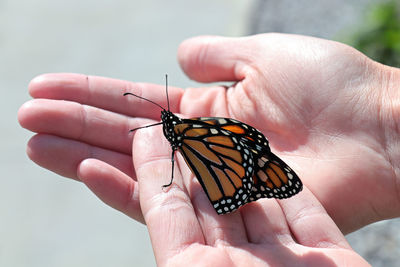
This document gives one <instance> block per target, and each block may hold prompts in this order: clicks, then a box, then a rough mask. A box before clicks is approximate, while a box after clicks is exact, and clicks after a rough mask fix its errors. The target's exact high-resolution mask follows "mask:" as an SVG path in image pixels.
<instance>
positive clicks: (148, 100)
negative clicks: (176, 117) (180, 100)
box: [124, 93, 169, 110]
mask: <svg viewBox="0 0 400 267" xmlns="http://www.w3.org/2000/svg"><path fill="white" fill-rule="evenodd" d="M126 95H133V96H136V97H137V98H140V99H143V100H146V101H147V102H150V103H153V104H154V105H156V106H159V107H160V108H161V109H163V110H165V108H163V107H162V106H160V105H159V104H157V103H156V102H154V101H151V100H150V99H147V98H144V97H141V96H138V95H135V94H132V93H125V94H124V96H126ZM168 110H169V103H168Z"/></svg>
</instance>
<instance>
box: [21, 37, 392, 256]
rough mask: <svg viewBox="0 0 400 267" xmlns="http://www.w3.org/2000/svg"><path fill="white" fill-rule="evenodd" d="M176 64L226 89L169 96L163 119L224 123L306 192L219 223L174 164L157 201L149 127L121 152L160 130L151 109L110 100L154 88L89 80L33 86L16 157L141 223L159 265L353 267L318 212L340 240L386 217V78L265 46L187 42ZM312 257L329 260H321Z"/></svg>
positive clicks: (162, 152)
mask: <svg viewBox="0 0 400 267" xmlns="http://www.w3.org/2000/svg"><path fill="white" fill-rule="evenodd" d="M178 55H179V60H180V62H181V65H182V67H183V69H184V71H185V72H186V73H187V74H188V76H190V77H191V78H193V79H195V80H198V81H202V82H214V81H233V82H236V83H235V84H234V85H232V86H231V87H228V88H225V87H221V86H213V87H208V88H202V89H199V88H189V89H187V90H185V91H183V90H182V89H179V88H170V91H169V97H170V105H171V111H173V112H175V113H179V114H181V115H182V116H184V117H194V116H223V117H233V118H236V119H238V120H240V121H243V122H246V123H248V124H250V125H252V126H254V127H256V128H258V129H259V130H261V131H262V132H263V133H264V134H265V136H266V137H267V138H268V139H269V141H270V144H271V147H272V150H273V151H274V152H275V153H276V154H278V155H279V156H280V157H282V158H283V159H284V160H285V162H287V163H288V164H289V165H290V166H291V167H292V168H293V169H294V170H295V171H296V172H297V173H298V175H299V176H300V178H301V179H302V180H303V182H304V184H305V185H306V186H307V187H308V188H309V189H310V191H311V192H312V193H311V192H310V191H309V190H308V189H306V190H304V192H302V193H301V194H299V195H298V196H295V197H293V198H291V199H289V200H286V201H279V202H278V201H275V200H260V201H257V202H256V203H251V204H248V205H246V206H245V207H243V208H242V209H241V210H240V212H236V213H233V214H229V215H225V216H218V215H216V214H215V212H214V211H213V209H212V207H211V205H210V204H209V203H208V201H207V198H206V196H205V194H204V192H202V191H201V188H200V186H199V184H198V182H197V181H196V179H195V178H194V177H193V176H192V175H191V174H190V172H189V171H188V169H187V167H186V166H185V164H184V163H183V162H182V159H181V158H178V164H177V165H178V166H177V169H176V170H175V175H176V177H175V180H174V184H173V185H172V187H171V188H170V189H169V190H164V191H163V190H162V189H161V185H162V184H165V183H167V182H168V181H169V178H170V177H169V175H170V166H171V165H170V164H171V163H170V148H169V146H168V143H167V141H166V140H164V138H163V137H162V132H161V130H160V127H153V128H149V129H145V130H141V131H138V132H137V133H136V134H135V137H134V138H133V149H132V148H131V147H132V146H131V141H132V136H129V135H128V134H127V132H128V130H129V129H131V128H135V127H138V126H142V125H145V124H148V123H151V122H154V120H159V114H160V110H159V108H157V107H156V106H154V105H152V104H151V103H147V102H144V101H143V100H140V99H137V98H127V97H122V94H123V93H125V92H134V93H136V94H139V95H142V96H143V97H146V98H148V99H151V100H153V101H155V102H157V103H160V104H162V105H164V106H166V99H165V93H164V92H165V91H164V88H163V87H162V86H157V85H152V84H143V83H129V82H124V81H118V80H112V79H107V78H100V77H86V76H83V75H73V74H49V75H44V76H39V77H38V78H36V79H35V80H34V81H33V82H32V83H31V85H30V93H31V95H32V96H33V97H34V98H37V99H35V100H32V101H30V102H28V103H26V104H25V105H24V106H23V107H22V108H21V110H20V112H19V120H20V123H21V125H22V126H23V127H25V128H27V129H30V130H32V131H34V132H37V133H39V134H38V135H36V136H35V137H33V138H32V140H31V141H30V143H29V145H28V154H29V155H30V157H31V158H32V159H33V160H34V161H35V162H37V163H38V164H39V165H42V166H44V167H46V168H48V169H50V170H53V171H55V172H57V173H60V174H61V175H64V176H67V177H72V178H75V179H79V180H81V181H83V182H85V183H86V184H87V185H88V186H89V188H91V189H92V190H93V191H94V192H95V193H96V194H97V195H98V196H99V197H100V198H101V199H102V200H103V201H105V202H106V203H108V204H109V205H111V206H113V207H115V208H117V209H119V210H121V211H123V212H124V213H126V214H127V215H129V216H131V217H133V218H135V219H137V220H139V221H142V222H143V221H145V222H146V223H147V225H148V227H149V231H150V235H151V237H152V242H153V247H154V250H155V253H156V256H157V260H158V262H161V263H172V262H174V261H175V260H176V262H175V263H177V262H178V261H179V260H180V257H183V258H184V259H187V256H191V257H190V258H192V259H193V260H195V259H196V257H197V258H202V257H205V256H206V255H208V256H207V259H208V260H223V261H224V262H226V261H228V260H230V261H234V262H236V263H240V261H241V260H243V261H246V262H249V261H247V258H251V259H252V260H253V261H256V262H257V261H260V262H267V263H270V264H272V263H274V262H273V259H276V258H280V260H281V261H282V258H284V259H286V260H288V261H289V262H288V263H290V261H291V262H297V261H298V260H299V258H298V256H299V255H310V258H307V257H302V258H301V259H303V260H305V262H307V260H310V259H315V258H314V256H315V257H317V258H318V259H319V260H327V259H332V257H333V258H334V257H336V256H339V254H340V255H342V256H343V255H347V256H348V257H349V259H354V260H360V259H359V258H358V256H357V255H356V254H355V253H354V252H352V251H351V249H350V248H349V247H348V245H347V243H346V242H345V240H344V238H343V236H342V234H341V233H340V231H339V230H338V229H337V228H336V226H335V225H334V223H333V222H332V221H331V219H330V218H329V216H328V215H327V213H326V212H325V210H324V208H325V209H326V210H327V211H328V213H329V215H330V216H332V218H333V219H334V221H335V222H336V223H337V224H338V226H339V228H340V229H341V230H342V231H344V232H348V231H351V230H354V229H357V228H359V227H361V226H363V225H365V224H367V223H369V222H371V221H373V220H379V219H383V218H388V217H390V216H395V215H396V214H395V212H397V213H398V210H399V208H398V207H399V203H398V199H397V196H398V195H397V191H396V190H397V189H398V187H396V185H397V184H398V183H396V182H397V181H396V177H395V175H394V172H393V168H392V165H391V163H390V162H392V159H391V153H390V151H387V149H386V148H387V143H388V140H387V139H385V138H384V137H385V136H388V135H390V134H392V133H390V132H388V131H389V130H387V129H385V128H384V127H382V125H384V124H385V123H390V122H391V121H390V119H391V118H390V116H386V115H387V114H389V113H390V112H389V110H388V109H385V107H382V106H381V103H382V94H381V93H380V92H381V91H382V88H383V85H382V81H383V80H384V78H385V72H387V73H389V72H390V70H389V69H388V68H386V67H383V66H378V64H377V63H374V62H373V61H370V60H369V59H367V58H366V57H364V56H363V55H361V54H359V53H358V52H357V51H355V50H353V49H351V48H349V47H347V46H344V45H342V44H339V43H335V42H329V41H324V40H319V39H314V38H308V37H300V36H290V35H276V34H272V35H260V36H253V37H246V38H238V39H233V38H232V39H230V38H217V37H215V38H213V37H203V38H197V39H192V40H189V41H186V42H185V43H183V44H182V45H181V47H180V50H179V54H178ZM387 75H389V74H387ZM38 98H44V99H38ZM60 100H68V101H60ZM132 117H133V118H132ZM385 120H386V121H385ZM85 159H86V160H85ZM95 159H97V160H95ZM132 160H133V163H134V164H133V165H132ZM378 175H379V176H378ZM377 177H379V179H380V181H381V182H380V183H377ZM382 181H385V182H382ZM313 194H314V195H315V197H314V196H313ZM372 195H374V196H376V198H374V199H371V196H372ZM319 202H321V203H322V205H323V206H324V208H323V207H322V206H321V205H320V204H319ZM388 203H391V205H390V206H389V205H388ZM393 203H395V204H396V205H393ZM377 210H379V214H377V212H376V211H377ZM166 229H169V230H168V231H166ZM167 247H168V248H167ZM315 247H316V248H321V247H325V248H326V247H329V248H332V247H335V249H334V250H326V251H324V253H322V254H319V253H318V252H321V250H319V249H314V248H315ZM182 251H183V252H184V253H178V252H182ZM266 251H267V252H266ZM270 251H271V252H270ZM272 251H273V252H274V253H273V252H272ZM205 253H206V254H205ZM269 253H271V254H269ZM313 253H316V254H315V255H314V254H313ZM332 253H333V254H332ZM336 253H338V254H336ZM184 255H186V258H185V257H184ZM203 255H204V256H203ZM216 255H217V256H216ZM277 255H279V256H277ZM291 255H292V257H290V256H291ZM321 255H323V256H324V257H322V258H319V256H321ZM310 261H311V260H310Z"/></svg>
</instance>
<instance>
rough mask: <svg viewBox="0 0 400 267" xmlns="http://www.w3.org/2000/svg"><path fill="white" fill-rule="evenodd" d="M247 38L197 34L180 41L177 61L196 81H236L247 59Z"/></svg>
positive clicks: (242, 76) (243, 75)
mask: <svg viewBox="0 0 400 267" xmlns="http://www.w3.org/2000/svg"><path fill="white" fill-rule="evenodd" d="M248 40H249V38H248V37H243V38H229V37H220V36H200V37H194V38H191V39H188V40H186V41H184V42H182V43H181V45H180V46H179V49H178V61H179V63H180V65H181V68H182V69H183V71H184V72H185V73H186V74H187V75H188V76H189V77H190V78H191V79H193V80H196V81H199V82H217V81H239V80H242V79H244V77H245V68H244V67H245V66H246V65H247V64H246V61H247V59H248V58H249V52H250V51H249V49H247V45H246V43H247V42H248Z"/></svg>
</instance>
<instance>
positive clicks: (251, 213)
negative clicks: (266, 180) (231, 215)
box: [240, 199, 293, 245]
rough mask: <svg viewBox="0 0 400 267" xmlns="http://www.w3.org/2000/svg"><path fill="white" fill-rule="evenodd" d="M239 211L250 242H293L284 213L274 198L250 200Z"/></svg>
mask: <svg viewBox="0 0 400 267" xmlns="http://www.w3.org/2000/svg"><path fill="white" fill-rule="evenodd" d="M240 212H241V214H242V216H243V221H244V223H245V226H246V230H247V236H248V239H249V241H250V242H251V243H255V244H272V245H275V244H277V243H293V238H292V236H291V233H290V230H289V228H288V225H287V223H286V219H285V215H284V213H283V211H282V209H281V207H280V206H279V204H278V202H277V201H276V200H275V199H260V200H258V201H256V202H251V203H249V204H246V205H245V206H244V207H243V208H241V209H240ZM278 238H279V241H278Z"/></svg>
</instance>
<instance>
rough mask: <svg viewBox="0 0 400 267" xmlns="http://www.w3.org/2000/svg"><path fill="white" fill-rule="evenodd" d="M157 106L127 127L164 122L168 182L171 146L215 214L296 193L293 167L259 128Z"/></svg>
mask: <svg viewBox="0 0 400 267" xmlns="http://www.w3.org/2000/svg"><path fill="white" fill-rule="evenodd" d="M165 90H166V94H167V103H168V109H165V108H163V107H162V106H160V105H159V104H157V103H155V102H153V101H151V100H149V99H146V98H143V97H141V96H138V95H135V94H133V93H124V96H126V95H132V96H135V97H137V98H140V99H143V100H145V101H148V102H150V103H153V104H154V105H157V106H158V107H160V108H161V122H158V123H155V124H150V125H146V126H142V127H138V128H135V129H132V130H130V132H133V131H135V130H138V129H142V128H147V127H152V126H156V125H161V124H162V125H163V133H164V136H165V137H166V138H167V140H168V141H169V143H170V145H171V148H172V156H171V161H172V175H171V181H170V182H169V183H168V184H166V185H164V186H163V187H168V186H170V185H171V184H172V180H173V170H174V155H175V151H176V150H179V152H180V153H181V154H182V156H183V158H184V159H185V161H186V164H187V165H188V166H189V168H190V169H191V171H192V173H193V174H194V175H195V176H196V177H197V179H198V180H199V182H200V184H201V186H202V187H203V189H204V191H205V193H206V194H207V197H208V199H209V200H210V202H211V204H212V205H213V207H214V209H215V211H216V212H217V214H225V213H229V212H232V211H234V210H236V209H238V208H239V207H241V206H243V205H244V204H246V203H249V202H251V201H256V200H257V199H260V198H278V199H283V198H289V197H291V196H293V195H295V194H297V193H299V192H300V191H301V190H302V188H303V185H302V182H301V180H300V179H299V177H298V176H297V175H296V173H295V172H294V171H293V170H292V169H291V168H290V167H289V166H288V165H287V164H286V163H285V162H283V161H282V160H281V159H280V158H279V157H277V156H276V155H275V154H273V153H272V152H271V150H270V148H269V145H268V140H267V139H266V138H265V136H264V135H263V134H262V133H261V132H260V131H259V130H257V129H255V128H253V127H252V126H250V125H248V124H245V123H243V122H240V121H237V120H235V119H231V118H218V117H199V118H191V119H181V118H179V117H178V116H176V115H175V114H173V113H172V112H171V111H170V108H169V99H168V77H167V75H166V89H165Z"/></svg>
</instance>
